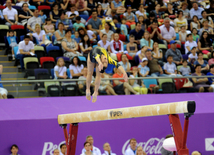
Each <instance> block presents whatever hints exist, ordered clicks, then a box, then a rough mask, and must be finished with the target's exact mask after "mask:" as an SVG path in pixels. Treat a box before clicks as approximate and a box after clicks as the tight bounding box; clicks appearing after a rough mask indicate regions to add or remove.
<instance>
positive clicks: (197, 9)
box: [190, 1, 204, 19]
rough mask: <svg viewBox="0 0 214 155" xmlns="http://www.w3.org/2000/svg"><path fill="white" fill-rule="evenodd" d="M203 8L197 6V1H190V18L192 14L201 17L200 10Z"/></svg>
mask: <svg viewBox="0 0 214 155" xmlns="http://www.w3.org/2000/svg"><path fill="white" fill-rule="evenodd" d="M203 10H204V9H203V8H201V7H198V3H197V2H196V1H193V2H192V9H191V10H190V18H193V16H194V15H196V16H197V17H198V18H199V19H201V18H202V15H201V12H202V11H203Z"/></svg>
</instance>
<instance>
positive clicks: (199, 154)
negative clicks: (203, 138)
mask: <svg viewBox="0 0 214 155" xmlns="http://www.w3.org/2000/svg"><path fill="white" fill-rule="evenodd" d="M191 155H201V153H200V152H199V151H193V152H192V154H191Z"/></svg>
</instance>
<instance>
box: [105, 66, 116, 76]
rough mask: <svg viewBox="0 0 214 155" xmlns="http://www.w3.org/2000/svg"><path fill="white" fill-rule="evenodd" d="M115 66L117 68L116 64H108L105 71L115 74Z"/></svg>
mask: <svg viewBox="0 0 214 155" xmlns="http://www.w3.org/2000/svg"><path fill="white" fill-rule="evenodd" d="M114 68H115V66H114V65H112V64H108V66H107V68H106V70H105V72H106V73H107V74H113V73H114Z"/></svg>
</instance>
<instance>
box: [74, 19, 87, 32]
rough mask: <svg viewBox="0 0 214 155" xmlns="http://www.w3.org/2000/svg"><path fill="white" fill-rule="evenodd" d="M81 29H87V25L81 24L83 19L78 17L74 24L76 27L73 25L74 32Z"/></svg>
mask: <svg viewBox="0 0 214 155" xmlns="http://www.w3.org/2000/svg"><path fill="white" fill-rule="evenodd" d="M79 27H85V25H84V24H83V23H81V17H80V16H77V17H76V23H74V25H73V29H74V31H77V30H78V28H79Z"/></svg>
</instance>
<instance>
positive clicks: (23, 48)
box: [17, 40, 34, 54]
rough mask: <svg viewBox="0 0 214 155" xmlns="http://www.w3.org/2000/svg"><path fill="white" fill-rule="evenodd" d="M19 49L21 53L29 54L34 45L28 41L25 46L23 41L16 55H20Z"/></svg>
mask: <svg viewBox="0 0 214 155" xmlns="http://www.w3.org/2000/svg"><path fill="white" fill-rule="evenodd" d="M20 49H22V50H23V52H29V51H30V50H34V44H33V42H32V41H29V42H28V44H27V45H26V44H25V41H24V40H23V41H20V42H19V49H18V52H17V54H20V51H19V50H20Z"/></svg>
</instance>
